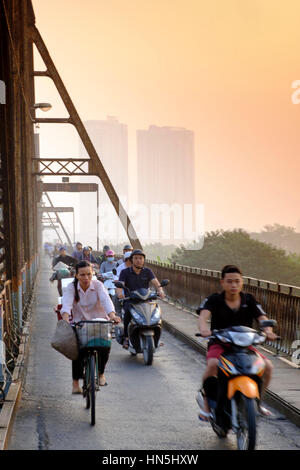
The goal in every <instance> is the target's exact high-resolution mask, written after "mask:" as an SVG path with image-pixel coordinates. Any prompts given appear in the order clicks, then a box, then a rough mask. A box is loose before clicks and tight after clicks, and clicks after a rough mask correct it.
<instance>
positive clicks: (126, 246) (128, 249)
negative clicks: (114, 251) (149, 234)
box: [117, 245, 133, 268]
mask: <svg viewBox="0 0 300 470" xmlns="http://www.w3.org/2000/svg"><path fill="white" fill-rule="evenodd" d="M132 250H133V248H132V246H131V245H125V246H124V248H123V258H121V259H119V260H118V261H117V268H118V267H119V266H120V265H121V264H122V263H123V262H125V253H131V252H132Z"/></svg>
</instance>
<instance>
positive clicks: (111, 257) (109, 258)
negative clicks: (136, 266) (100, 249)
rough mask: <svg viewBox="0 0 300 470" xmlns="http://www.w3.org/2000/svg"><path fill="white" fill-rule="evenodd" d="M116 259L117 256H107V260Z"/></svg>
mask: <svg viewBox="0 0 300 470" xmlns="http://www.w3.org/2000/svg"><path fill="white" fill-rule="evenodd" d="M114 259H115V258H114V257H113V256H109V257H108V258H107V261H113V260H114Z"/></svg>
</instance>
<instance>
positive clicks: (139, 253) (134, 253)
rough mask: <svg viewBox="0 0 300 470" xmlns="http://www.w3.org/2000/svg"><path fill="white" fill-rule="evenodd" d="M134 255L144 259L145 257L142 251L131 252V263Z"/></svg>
mask: <svg viewBox="0 0 300 470" xmlns="http://www.w3.org/2000/svg"><path fill="white" fill-rule="evenodd" d="M134 255H142V256H143V257H144V258H145V259H146V255H145V253H144V252H143V250H133V252H132V253H131V255H130V260H131V261H132V258H133V257H134Z"/></svg>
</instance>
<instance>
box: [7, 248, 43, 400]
mask: <svg viewBox="0 0 300 470" xmlns="http://www.w3.org/2000/svg"><path fill="white" fill-rule="evenodd" d="M38 265H39V259H38V256H36V257H35V258H34V259H33V261H32V263H31V264H30V266H29V265H28V264H27V263H25V265H24V266H23V268H22V269H21V283H20V285H19V287H18V289H17V291H15V292H13V288H12V281H11V280H7V281H4V282H3V283H2V290H1V291H0V391H1V390H2V391H3V392H4V394H6V393H7V390H8V388H9V385H10V381H11V376H12V372H13V370H14V367H15V364H16V359H17V356H18V352H19V345H20V338H21V334H22V328H23V325H24V322H25V321H26V319H27V313H28V309H29V306H30V303H31V300H32V295H33V287H34V283H35V278H36V275H37V271H38Z"/></svg>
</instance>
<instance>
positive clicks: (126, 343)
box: [123, 338, 129, 349]
mask: <svg viewBox="0 0 300 470" xmlns="http://www.w3.org/2000/svg"><path fill="white" fill-rule="evenodd" d="M123 348H124V349H128V348H129V340H128V338H125V339H124V341H123Z"/></svg>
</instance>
